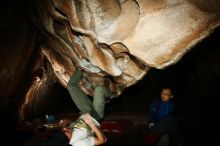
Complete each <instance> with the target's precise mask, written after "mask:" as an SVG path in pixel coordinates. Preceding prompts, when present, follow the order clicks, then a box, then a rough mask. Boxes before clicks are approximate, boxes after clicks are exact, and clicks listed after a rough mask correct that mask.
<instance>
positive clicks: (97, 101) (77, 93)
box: [67, 68, 112, 121]
mask: <svg viewBox="0 0 220 146" xmlns="http://www.w3.org/2000/svg"><path fill="white" fill-rule="evenodd" d="M82 74H83V72H82V69H81V68H78V69H77V70H76V71H75V73H74V74H73V75H72V77H71V78H70V80H69V82H68V84H67V89H68V91H69V93H70V95H71V97H72V100H73V102H74V103H75V104H76V106H77V108H78V109H79V110H80V112H81V113H89V114H90V115H91V116H92V117H94V118H95V119H96V120H98V121H99V120H101V119H102V118H103V117H104V109H105V103H106V98H108V97H111V96H112V94H111V92H110V90H109V89H107V88H106V87H105V81H104V79H103V78H101V77H94V78H96V81H94V82H92V83H91V85H92V87H93V88H94V92H93V101H91V99H90V98H89V97H88V96H87V95H86V94H85V93H84V92H83V91H82V90H81V89H80V87H79V86H78V82H79V80H80V79H81V77H82Z"/></svg>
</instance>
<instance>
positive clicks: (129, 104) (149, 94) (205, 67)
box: [0, 5, 220, 145]
mask: <svg viewBox="0 0 220 146" xmlns="http://www.w3.org/2000/svg"><path fill="white" fill-rule="evenodd" d="M19 6H20V5H19ZM9 7H12V6H9ZM15 7H16V6H15ZM17 10H20V12H19V11H18V12H17V13H16V15H15V13H14V15H13V17H14V18H16V19H17V20H18V22H23V21H26V19H25V18H26V16H25V14H23V12H22V8H19V9H18V8H17ZM7 12H8V13H7V14H8V15H11V14H10V11H7ZM3 20H4V21H3V22H7V23H5V24H4V23H1V24H2V26H1V29H3V33H2V34H7V35H5V37H3V36H2V35H1V38H0V40H2V41H3V42H4V43H3V45H2V46H3V48H4V47H5V46H7V45H8V46H7V47H6V48H13V46H19V44H21V45H22V43H18V42H19V41H25V40H27V39H28V38H29V37H30V36H29V35H24V36H23V35H21V34H19V33H23V34H28V33H32V34H33V33H35V34H36V33H37V32H35V31H33V30H32V29H33V26H31V27H30V26H29V25H27V26H25V25H23V24H27V22H24V23H23V24H21V23H20V25H18V24H19V23H16V24H15V23H14V20H13V22H10V20H11V21H12V19H8V18H7V15H5V16H4V19H3ZM6 24H8V26H10V27H5V26H6ZM23 27H27V28H28V29H24V30H27V31H28V32H22V31H23V30H22V29H20V30H19V28H23ZM5 28H14V29H11V30H9V29H5ZM11 36H13V37H11ZM219 42H220V29H219V28H218V29H216V30H215V31H214V32H213V33H212V34H211V35H210V36H209V37H207V38H206V39H204V40H203V41H202V42H200V43H199V44H197V45H196V46H195V47H194V48H193V49H192V50H191V51H189V52H188V53H187V54H185V55H184V56H183V58H182V59H181V60H180V61H179V62H178V63H176V64H174V65H172V66H170V67H168V68H166V69H162V70H158V69H151V70H150V71H149V72H148V74H147V75H146V76H145V77H144V78H143V79H142V80H141V81H139V82H138V83H137V84H135V85H133V86H131V87H129V88H127V89H126V90H125V91H124V93H123V94H122V95H121V96H120V97H118V98H116V99H114V100H112V101H111V102H110V103H108V104H107V105H106V115H107V116H108V115H113V117H114V116H116V117H118V116H119V117H120V116H121V115H123V114H127V115H128V117H129V115H131V116H130V117H129V118H130V119H132V118H134V116H133V115H138V114H140V116H142V119H145V118H146V119H147V115H148V106H149V103H150V101H152V100H153V99H154V98H155V97H158V96H160V91H161V88H163V87H164V86H169V87H171V88H172V89H173V92H174V100H175V102H176V105H177V115H178V116H179V119H180V121H181V125H182V127H183V129H184V132H185V135H186V136H187V138H188V139H189V141H190V142H191V144H192V145H219V144H220V134H219V130H220V126H219V122H220V114H219V113H218V111H219V102H218V101H219V99H218V98H219V97H220V92H219V91H220V86H219V83H220V45H219ZM16 43H17V44H16ZM31 45H32V44H28V45H27V46H31ZM22 47H23V46H22ZM1 51H3V52H2V53H1V54H8V53H9V52H10V50H1ZM35 52H36V50H35ZM16 53H18V52H16V51H14V52H12V54H11V56H8V57H11V58H13V55H14V54H16ZM9 54H10V53H9ZM30 54H31V53H30ZM32 55H33V54H32ZM30 56H31V55H30ZM1 58H4V56H2V55H1ZM30 58H31V57H30ZM3 60H4V59H3ZM3 63H4V62H3ZM12 63H13V62H9V63H8V64H7V62H6V63H5V65H6V66H7V65H8V66H12ZM1 64H2V63H1ZM16 65H17V64H15V65H14V66H12V67H16ZM27 65H28V64H27ZM4 67H5V66H1V67H0V68H1V69H3V68H4ZM21 70H22V68H21ZM27 74H28V72H27V71H24V72H22V74H21V76H26V75H27ZM28 79H30V77H28ZM28 79H27V80H28ZM15 81H16V82H19V81H18V80H15ZM26 84H27V81H23V82H21V84H20V86H26ZM2 86H3V85H2V84H1V87H2ZM17 88H18V89H22V87H19V86H18V87H17ZM2 91H3V89H1V92H2ZM6 91H7V90H6ZM53 91H54V92H52V93H51V94H50V95H49V96H50V97H52V98H49V99H48V101H47V106H46V107H45V108H44V109H42V110H39V112H38V113H33V114H32V115H30V119H34V118H36V117H37V118H39V117H40V118H42V117H43V116H44V115H45V114H46V113H51V114H54V115H56V114H59V113H78V109H77V108H76V106H75V105H74V103H73V102H72V100H71V98H70V96H69V94H68V92H67V90H66V89H65V88H64V87H62V86H61V85H60V84H59V83H57V84H56V86H55V87H54V89H53ZM22 94H23V93H20V92H16V93H14V96H13V97H11V98H17V97H16V96H19V95H22ZM1 98H3V97H1ZM1 101H2V99H1ZM17 104H18V103H16V102H15V103H14V102H12V103H11V104H10V107H8V108H7V109H6V110H5V111H4V113H1V114H2V116H1V117H2V118H1V119H2V121H4V122H3V124H4V125H5V124H6V125H7V126H5V127H4V128H3V129H5V130H6V132H11V133H10V134H6V135H7V136H8V135H13V134H15V133H14V131H13V130H14V128H15V126H14V122H15V121H16V118H17V117H16V116H15V115H14V111H16V110H17ZM145 116H146V117H145ZM141 122H143V120H142V121H141ZM3 124H2V125H3ZM8 125H10V126H9V129H8V128H7V127H8ZM3 131H4V130H3ZM3 134H4V133H3ZM15 135H16V134H15ZM12 137H13V136H12ZM9 139H10V138H9ZM10 140H11V139H10ZM7 142H8V139H7ZM12 143H13V142H12ZM8 145H9V143H8Z"/></svg>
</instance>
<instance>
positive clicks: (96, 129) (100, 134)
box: [84, 114, 107, 145]
mask: <svg viewBox="0 0 220 146" xmlns="http://www.w3.org/2000/svg"><path fill="white" fill-rule="evenodd" d="M84 121H85V122H86V124H88V125H89V126H90V127H91V128H92V130H93V131H94V132H95V134H96V137H95V138H94V145H101V144H103V143H105V142H106V141H107V138H106V137H105V135H104V133H103V132H102V131H101V129H100V128H99V127H97V126H96V125H95V124H94V123H93V120H92V117H91V116H90V115H89V114H86V115H85V116H84Z"/></svg>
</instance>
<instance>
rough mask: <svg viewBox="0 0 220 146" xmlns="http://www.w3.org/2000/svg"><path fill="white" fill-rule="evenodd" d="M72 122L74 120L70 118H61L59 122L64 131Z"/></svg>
mask: <svg viewBox="0 0 220 146" xmlns="http://www.w3.org/2000/svg"><path fill="white" fill-rule="evenodd" d="M71 122H72V121H71V120H68V119H61V120H60V121H59V123H58V125H59V128H60V130H61V131H64V130H65V129H66V128H67V127H68V126H69V125H70V123H71Z"/></svg>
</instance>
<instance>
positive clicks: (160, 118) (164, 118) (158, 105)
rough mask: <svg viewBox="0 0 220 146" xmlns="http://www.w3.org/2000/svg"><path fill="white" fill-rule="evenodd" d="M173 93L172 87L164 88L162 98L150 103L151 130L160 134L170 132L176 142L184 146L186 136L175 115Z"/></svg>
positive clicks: (179, 145)
mask: <svg viewBox="0 0 220 146" xmlns="http://www.w3.org/2000/svg"><path fill="white" fill-rule="evenodd" d="M172 98H173V95H172V91H171V89H170V88H163V90H162V92H161V98H159V99H157V100H155V101H153V102H152V103H151V104H150V109H149V110H150V122H149V128H150V130H151V131H152V132H153V133H155V134H159V135H166V134H169V135H171V136H172V138H173V140H174V143H175V144H177V145H178V146H183V143H184V138H183V135H182V133H181V132H180V129H179V127H178V124H177V121H176V120H175V118H174V117H173V113H174V112H175V103H174V102H173V101H172Z"/></svg>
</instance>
